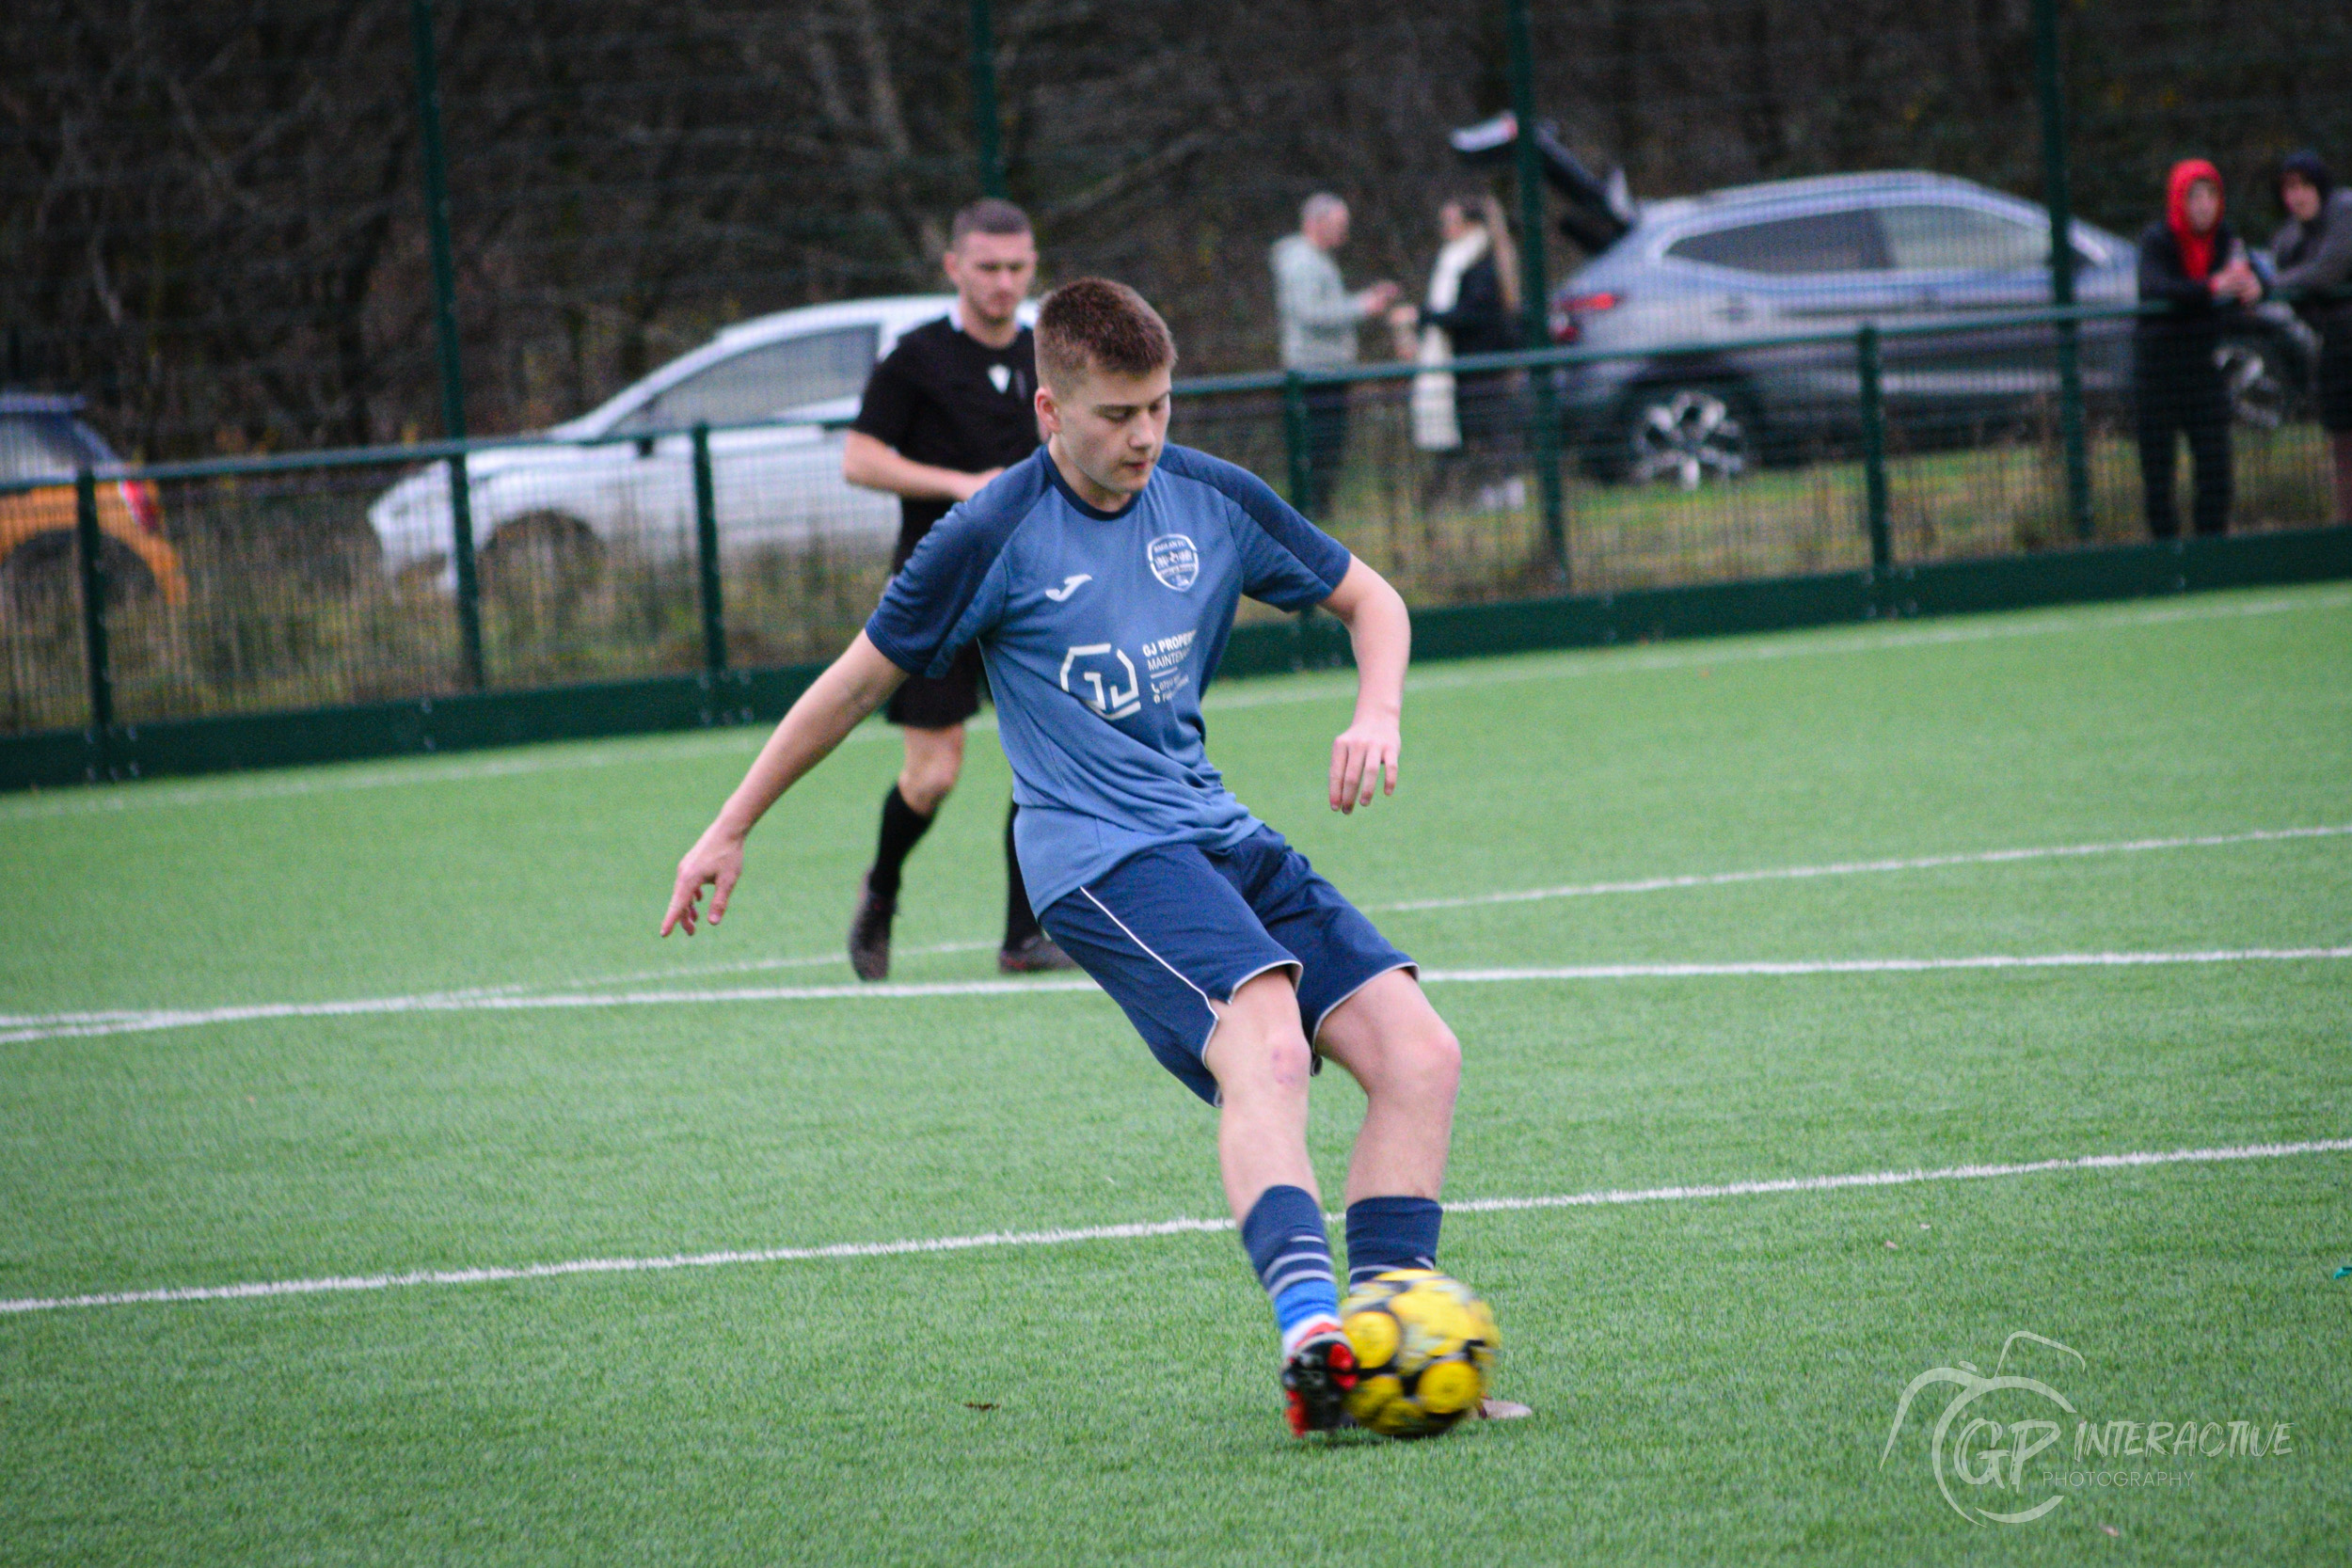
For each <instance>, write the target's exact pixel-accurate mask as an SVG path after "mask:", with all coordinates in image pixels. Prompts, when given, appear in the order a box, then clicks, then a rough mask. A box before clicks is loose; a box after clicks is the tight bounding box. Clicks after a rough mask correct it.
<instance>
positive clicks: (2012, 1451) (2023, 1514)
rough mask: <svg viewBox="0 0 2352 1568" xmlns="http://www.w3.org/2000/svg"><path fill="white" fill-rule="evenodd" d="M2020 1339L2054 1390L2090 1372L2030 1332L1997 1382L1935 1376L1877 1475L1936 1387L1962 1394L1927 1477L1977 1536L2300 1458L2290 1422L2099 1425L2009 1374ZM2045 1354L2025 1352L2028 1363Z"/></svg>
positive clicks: (1975, 1376) (1935, 1370)
mask: <svg viewBox="0 0 2352 1568" xmlns="http://www.w3.org/2000/svg"><path fill="white" fill-rule="evenodd" d="M2020 1340H2025V1341H2027V1342H2028V1343H2029V1344H2030V1345H2033V1346H2039V1347H2042V1350H2041V1352H2040V1353H2039V1359H2040V1360H2041V1361H2042V1362H2044V1363H2047V1364H2046V1365H2045V1366H2043V1368H2042V1370H2044V1371H2046V1372H2047V1373H2048V1375H2049V1377H2050V1378H2051V1379H2053V1380H2062V1379H2065V1378H2066V1377H2067V1374H2068V1372H2069V1371H2070V1370H2074V1371H2077V1372H2078V1371H2079V1370H2081V1369H2083V1368H2085V1367H2087V1366H2088V1363H2087V1362H2085V1361H2084V1359H2083V1356H2082V1354H2081V1353H2080V1352H2079V1351H2076V1350H2074V1349H2073V1348H2071V1347H2069V1346H2066V1345H2061V1344H2059V1343H2058V1341H2057V1340H2056V1339H2045V1338H2042V1336H2041V1335H2039V1334H2031V1333H2027V1332H2026V1331H2024V1330H2022V1329H2021V1330H2020V1331H2018V1332H2017V1333H2015V1334H2012V1335H2010V1337H2009V1338H2007V1339H2005V1340H2003V1341H2002V1342H2001V1355H2000V1359H1999V1360H1997V1361H1995V1362H1994V1364H1993V1375H1992V1376H1990V1377H1987V1376H1986V1375H1985V1374H1984V1373H1982V1372H1980V1371H1979V1370H1977V1369H1976V1368H1975V1367H1973V1366H1971V1365H1970V1364H1969V1363H1967V1362H1965V1361H1963V1362H1961V1363H1959V1364H1958V1365H1957V1366H1951V1367H1931V1368H1929V1369H1928V1370H1926V1371H1924V1372H1921V1373H1920V1374H1919V1375H1918V1376H1917V1377H1915V1378H1913V1379H1912V1380H1911V1384H1910V1386H1908V1387H1906V1388H1905V1389H1904V1390H1903V1394H1902V1398H1901V1399H1899V1400H1898V1401H1896V1402H1895V1421H1894V1425H1893V1426H1891V1427H1889V1428H1888V1429H1887V1433H1886V1447H1885V1448H1884V1449H1882V1450H1880V1453H1879V1468H1880V1469H1882V1470H1883V1469H1885V1468H1886V1465H1887V1462H1888V1461H1889V1460H1890V1459H1891V1458H1893V1456H1894V1452H1895V1444H1896V1442H1897V1441H1898V1440H1899V1438H1900V1437H1901V1436H1902V1434H1903V1425H1904V1423H1905V1421H1906V1420H1907V1419H1908V1418H1910V1415H1911V1405H1912V1402H1913V1401H1914V1400H1915V1399H1917V1398H1918V1397H1919V1395H1920V1394H1921V1393H1922V1392H1924V1391H1926V1390H1927V1389H1930V1388H1933V1387H1937V1386H1948V1387H1950V1388H1951V1389H1952V1394H1951V1397H1950V1398H1949V1399H1948V1400H1947V1402H1946V1403H1945V1405H1944V1412H1943V1414H1942V1415H1941V1416H1938V1417H1937V1418H1936V1420H1935V1425H1934V1427H1933V1428H1932V1429H1931V1430H1930V1432H1929V1435H1928V1453H1927V1459H1928V1468H1929V1472H1930V1473H1931V1475H1933V1476H1934V1478H1935V1486H1936V1490H1937V1491H1939V1492H1941V1493H1942V1494H1943V1495H1944V1500H1945V1501H1946V1502H1947V1503H1948V1504H1950V1505H1951V1509H1952V1512H1953V1513H1957V1514H1959V1515H1960V1516H1961V1517H1962V1518H1963V1519H1965V1520H1967V1521H1968V1522H1969V1523H1970V1524H1972V1525H1982V1524H1995V1525H2027V1524H2031V1523H2032V1522H2033V1521H2035V1520H2036V1519H2040V1518H2043V1517H2045V1516H2047V1515H2048V1514H2050V1513H2053V1512H2054V1511H2056V1510H2057V1509H2058V1507H2059V1505H2061V1504H2063V1503H2064V1502H2066V1501H2067V1500H2068V1499H2069V1498H2070V1497H2074V1496H2077V1495H2078V1494H2081V1493H2085V1492H2093V1491H2107V1490H2113V1489H2119V1488H2120V1489H2125V1490H2131V1489H2165V1488H2178V1487H2185V1486H2188V1485H2190V1484H2191V1483H2193V1482H2194V1481H2196V1479H2197V1477H2198V1475H2199V1473H2200V1472H2201V1470H2202V1469H2205V1468H2209V1467H2211V1466H2214V1465H2243V1464H2253V1463H2257V1462H2262V1463H2270V1462H2274V1461H2280V1460H2285V1459H2288V1458H2289V1457H2290V1456H2292V1455H2293V1454H2294V1452H2295V1427H2294V1424H2293V1423H2292V1422H2288V1421H2279V1420H2251V1419H2248V1418H2244V1417H2240V1418H2236V1419H2220V1418H2216V1417H2215V1416H2214V1415H2213V1414H2212V1413H2208V1412H2203V1411H2197V1412H2188V1411H2181V1412H2175V1414H2176V1415H2177V1416H2179V1417H2180V1419H2177V1420H2170V1421H2159V1420H2153V1419H2152V1420H2145V1421H2129V1420H2102V1419H2097V1418H2094V1415H2092V1414H2086V1413H2085V1412H2084V1411H2082V1410H2080V1409H2077V1408H2076V1407H2075V1404H2074V1402H2073V1401H2072V1400H2070V1399H2068V1398H2067V1397H2066V1395H2065V1394H2063V1393H2061V1392H2060V1391H2059V1389H2058V1386H2057V1383H2056V1382H2045V1381H2043V1380H2042V1378H2038V1377H2028V1376H2026V1375H2025V1374H2024V1373H2023V1372H2022V1371H2018V1372H2011V1371H2010V1370H2009V1361H2010V1352H2012V1351H2014V1350H2016V1348H2017V1345H2018V1342H2019V1341H2020ZM2028 1354H2037V1353H2035V1352H2032V1351H2027V1352H2021V1353H2019V1356H2018V1359H2019V1361H2020V1362H2021V1363H2022V1362H2023V1361H2024V1360H2025V1359H2026V1355H2028ZM2069 1357H2071V1358H2072V1365H2071V1368H2070V1365H2069V1362H2068V1359H2067V1358H2069ZM2142 1414H2147V1415H2151V1416H2153V1414H2154V1412H2153V1411H2149V1412H2142Z"/></svg>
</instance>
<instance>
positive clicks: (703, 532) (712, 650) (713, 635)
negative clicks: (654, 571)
mask: <svg viewBox="0 0 2352 1568" xmlns="http://www.w3.org/2000/svg"><path fill="white" fill-rule="evenodd" d="M694 562H695V564H696V565H697V566H698V567H699V568H700V571H701V577H702V608H703V668H704V669H705V670H706V671H707V672H709V673H710V674H711V675H712V676H713V677H714V678H715V677H717V676H720V675H723V674H725V673H727V621H726V608H725V606H724V604H723V602H722V601H721V599H720V597H719V499H718V486H717V485H715V484H713V483H711V479H710V426H709V425H708V424H707V423H705V422H703V421H702V420H696V421H695V423H694Z"/></svg>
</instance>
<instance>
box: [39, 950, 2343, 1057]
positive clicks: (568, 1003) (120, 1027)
mask: <svg viewBox="0 0 2352 1568" xmlns="http://www.w3.org/2000/svg"><path fill="white" fill-rule="evenodd" d="M2330 958H2352V946H2345V947H2237V948H2215V949H2209V950H2203V951H2197V952H2185V953H1988V954H1981V955H1977V956H1974V957H1969V958H1796V959H1777V958H1766V959H1756V960H1749V961H1740V962H1729V963H1619V964H1563V965H1557V966H1552V967H1545V968H1525V969H1424V970H1423V971H1422V975H1421V977H1422V983H1423V984H1425V985H1448V984H1494V983H1498V982H1510V981H1532V980H1687V979H1705V978H1711V977H1736V976H1745V975H1797V974H1924V973H1929V972H1932V971H1938V970H1992V969H2110V968H2131V967H2139V966H2153V965H2164V964H2221V963H2300V962H2306V961H2311V960H2318V959H2330ZM1091 990H1096V987H1095V984H1094V982H1093V981H1092V980H1089V979H1069V980H938V981H917V982H912V983H907V984H898V983H896V982H891V983H885V984H882V985H858V984H852V985H846V986H749V987H745V988H743V989H741V990H649V991H612V992H605V993H596V992H580V991H575V992H568V993H567V992H558V993H555V994H553V995H548V996H512V995H485V994H482V993H478V992H477V993H465V992H454V991H448V992H438V993H435V994H430V995H423V996H377V997H362V998H359V999H357V1000H354V1001H348V1002H260V1003H254V1004H251V1005H249V1006H234V1007H206V1008H200V1009H196V1008H191V1009H188V1010H185V1011H178V1012H156V1013H143V1014H139V1015H136V1016H135V1017H131V1018H112V1019H108V1018H97V1019H92V1018H90V1017H89V1015H87V1014H85V1015H78V1019H79V1021H77V1022H55V1023H50V1022H42V1023H40V1024H36V1025H32V1026H29V1027H21V1028H14V1029H8V1030H7V1031H5V1032H0V1045H20V1044H24V1043H25V1042H27V1041H31V1040H52V1039H81V1038H87V1037H93V1036H99V1035H140V1034H150V1033H152V1032H154V1031H156V1030H159V1029H189V1028H195V1027H198V1026H200V1025H203V1024H211V1023H251V1022H259V1021H262V1020H264V1019H280V1018H361V1017H369V1016H374V1015H381V1014H390V1013H469V1012H532V1011H539V1010H548V1009H552V1010H564V1009H571V1008H580V1007H678V1006H712V1005H718V1004H723V1003H730V1002H834V1001H843V1002H847V1001H857V1002H887V1001H896V1000H902V999H906V998H922V997H938V996H1038V995H1043V994H1046V993H1049V992H1065V991H1091ZM62 1017H63V1018H64V1019H68V1020H72V1019H75V1018H76V1017H77V1015H71V1014H69V1015H62Z"/></svg>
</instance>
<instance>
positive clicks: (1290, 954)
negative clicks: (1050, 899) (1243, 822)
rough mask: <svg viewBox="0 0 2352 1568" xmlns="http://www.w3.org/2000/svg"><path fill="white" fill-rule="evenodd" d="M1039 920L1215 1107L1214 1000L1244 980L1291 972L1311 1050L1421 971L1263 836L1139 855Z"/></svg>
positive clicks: (1279, 844) (1306, 867) (1302, 862)
mask: <svg viewBox="0 0 2352 1568" xmlns="http://www.w3.org/2000/svg"><path fill="white" fill-rule="evenodd" d="M1039 920H1040V922H1041V924H1042V925H1043V926H1044V927H1045V930H1046V934H1047V935H1049V936H1051V937H1052V938H1053V939H1054V940H1055V941H1056V942H1058V943H1060V944H1061V950H1062V951H1063V952H1065V953H1067V954H1069V955H1070V956H1071V957H1072V958H1075V959H1077V960H1078V963H1079V966H1080V967H1081V968H1083V969H1084V970H1085V971H1086V972H1087V973H1088V974H1091V975H1093V976H1094V978H1095V980H1096V982H1097V983H1098V984H1100V985H1101V986H1102V988H1103V989H1104V990H1106V991H1108V992H1110V993H1111V996H1112V998H1113V999H1114V1000H1116V1001H1117V1002H1118V1004H1119V1005H1120V1006H1121V1007H1123V1008H1125V1009H1126V1013H1127V1017H1128V1020H1129V1021H1130V1022H1133V1023H1134V1024H1135V1026H1136V1032H1137V1033H1138V1034H1140V1035H1142V1036H1143V1041H1144V1043H1145V1044H1146V1045H1148V1046H1150V1047H1151V1048H1152V1055H1154V1056H1157V1057H1158V1058H1159V1059H1160V1065H1161V1066H1162V1067H1165V1068H1166V1069H1168V1071H1170V1072H1172V1073H1174V1074H1175V1075H1176V1076H1177V1077H1178V1078H1180V1079H1182V1080H1183V1081H1184V1086H1185V1087H1186V1088H1188V1089H1190V1090H1192V1092H1193V1093H1195V1094H1197V1095H1199V1096H1200V1098H1201V1099H1203V1100H1205V1101H1209V1103H1211V1104H1212V1105H1214V1104H1216V1078H1215V1077H1214V1076H1213V1075H1212V1074H1211V1073H1210V1071H1209V1069H1207V1068H1206V1067H1205V1066H1203V1065H1202V1063H1201V1060H1200V1053H1201V1052H1202V1051H1203V1050H1204V1049H1206V1047H1207V1045H1208V1043H1209V1035H1210V1032H1211V1031H1212V1030H1214V1029H1215V1028H1216V1014H1215V1013H1213V1012H1211V1011H1210V1010H1209V1002H1210V1000H1211V999H1212V998H1214V999H1216V1001H1218V1002H1220V1003H1222V1002H1230V1001H1232V999H1233V992H1234V991H1236V990H1240V989H1241V987H1242V986H1243V985H1244V984H1245V983H1246V982H1248V981H1249V980H1253V979H1255V978H1257V977H1258V976H1259V975H1261V974H1264V973H1265V972H1266V971H1268V970H1270V969H1288V970H1289V971H1290V972H1291V974H1292V977H1293V981H1294V983H1295V986H1296V987H1297V990H1298V1024H1299V1027H1300V1029H1302V1030H1303V1031H1305V1033H1306V1036H1307V1038H1308V1040H1309V1041H1310V1042H1311V1041H1312V1040H1313V1039H1314V1038H1315V1037H1316V1036H1317V1035H1318V1034H1319V1033H1321V1032H1322V1029H1323V1021H1324V1020H1325V1019H1326V1018H1327V1017H1329V1016H1330V1013H1331V1009H1333V1008H1334V1007H1337V1006H1339V1005H1340V1004H1341V1003H1343V1002H1344V1001H1346V1000H1347V999H1348V998H1349V997H1351V996H1353V995H1355V994H1356V993H1357V992H1358V991H1359V990H1363V988H1364V987H1365V985H1366V984H1367V983H1369V982H1370V981H1372V980H1374V979H1375V978H1376V977H1378V976H1379V975H1382V974H1387V973H1388V972H1389V971H1390V970H1391V969H1412V968H1414V967H1415V965H1414V963H1413V960H1412V959H1410V958H1406V956H1405V955H1404V954H1403V953H1400V952H1398V951H1397V950H1396V949H1395V948H1394V947H1392V946H1391V945H1390V943H1389V940H1388V939H1387V938H1386V937H1384V936H1382V935H1381V934H1380V933H1379V931H1378V930H1377V929H1376V928H1375V927H1374V926H1373V924H1372V922H1371V921H1369V920H1367V919H1365V918H1364V916H1363V913H1362V911H1359V910H1358V909H1357V908H1356V906H1355V905H1353V904H1351V903H1349V902H1348V901H1347V900H1346V899H1345V898H1343V897H1342V896H1341V895H1340V891H1339V889H1337V888H1335V887H1333V886H1332V885H1331V884H1330V883H1329V882H1327V881H1325V880H1324V879H1322V878H1321V877H1319V876H1317V875H1316V874H1315V868H1314V867H1313V866H1311V865H1310V864H1308V863H1307V857H1306V856H1304V855H1302V854H1300V853H1299V852H1298V851H1297V850H1295V849H1294V848H1292V847H1290V845H1289V844H1288V843H1286V842H1285V841H1284V840H1283V838H1282V835H1281V834H1279V833H1278V832H1275V831H1274V830H1273V829H1271V828H1262V829H1260V830H1259V832H1257V833H1256V834H1254V835H1253V836H1251V837H1249V838H1248V839H1245V840H1244V841H1243V842H1242V843H1241V844H1240V845H1239V846H1237V847H1234V848H1233V849H1232V850H1229V851H1226V852H1223V853H1219V852H1217V851H1216V850H1212V849H1206V848H1203V847H1200V845H1197V844H1174V845H1167V846H1164V847H1158V848H1153V849H1146V850H1144V851H1143V852H1142V853H1141V854H1139V855H1135V856H1132V857H1131V858H1129V859H1127V860H1123V861H1121V862H1120V863H1118V864H1117V865H1115V866H1113V867H1112V868H1111V869H1110V870H1109V871H1108V872H1107V873H1105V874H1104V876H1102V877H1100V878H1098V879H1096V880H1094V881H1093V882H1090V883H1089V884H1087V885H1085V886H1082V887H1080V888H1079V889H1078V891H1077V892H1075V893H1073V894H1071V895H1068V896H1067V897H1064V898H1060V899H1057V900H1056V901H1055V903H1054V906H1053V908H1051V909H1049V910H1045V911H1041V914H1040V915H1039ZM1316 1065H1317V1066H1318V1067H1320V1066H1321V1065H1322V1058H1321V1057H1320V1056H1318V1057H1317V1058H1316Z"/></svg>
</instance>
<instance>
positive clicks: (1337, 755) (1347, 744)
mask: <svg viewBox="0 0 2352 1568" xmlns="http://www.w3.org/2000/svg"><path fill="white" fill-rule="evenodd" d="M1404 748H1405V742H1404V739H1403V737H1402V736H1400V734H1399V733H1398V731H1397V727H1396V725H1395V724H1393V723H1383V722H1378V721H1373V722H1366V721H1361V720H1359V721H1357V722H1355V723H1353V724H1350V725H1349V726H1348V727H1347V728H1346V729H1345V730H1343V731H1342V732H1341V734H1340V737H1339V738H1338V739H1337V740H1334V741H1332V742H1331V809H1332V810H1333V811H1336V812H1353V811H1354V810H1355V809H1356V808H1357V807H1358V806H1368V805H1370V804H1372V798H1373V796H1374V795H1375V794H1381V795H1393V794H1395V793H1396V759H1397V755H1398V753H1399V752H1402V751H1403V750H1404Z"/></svg>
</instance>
